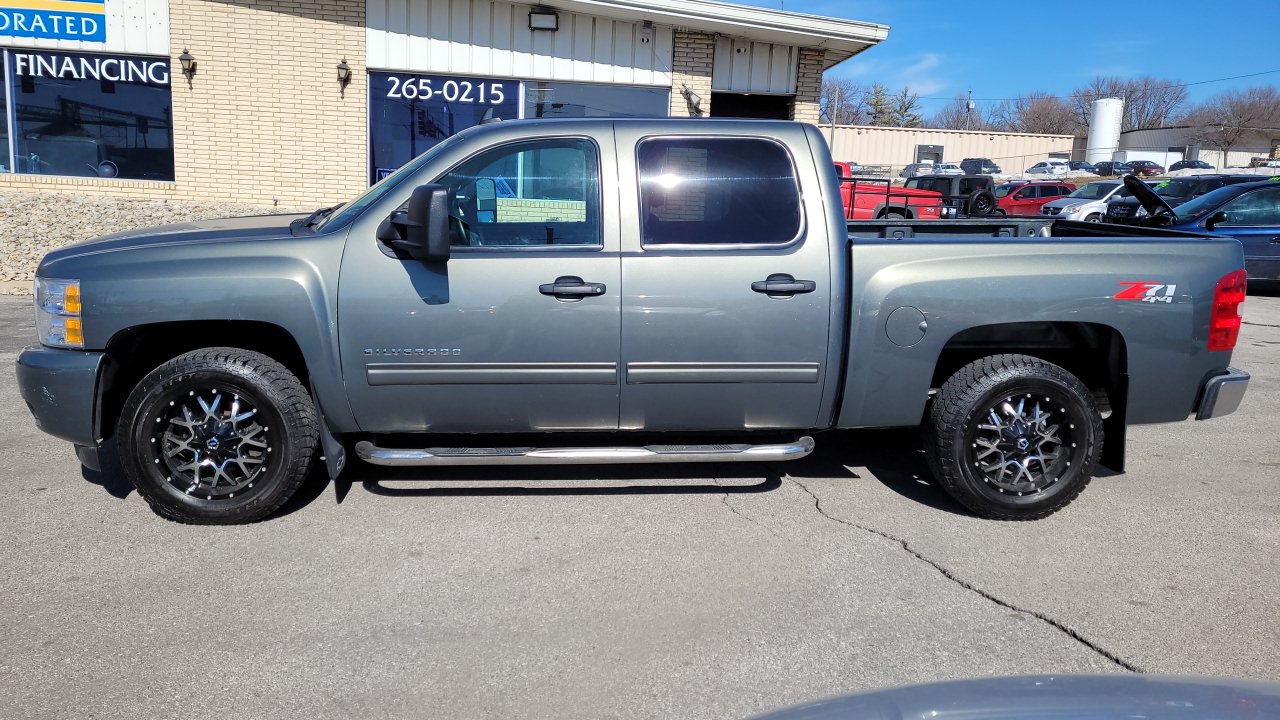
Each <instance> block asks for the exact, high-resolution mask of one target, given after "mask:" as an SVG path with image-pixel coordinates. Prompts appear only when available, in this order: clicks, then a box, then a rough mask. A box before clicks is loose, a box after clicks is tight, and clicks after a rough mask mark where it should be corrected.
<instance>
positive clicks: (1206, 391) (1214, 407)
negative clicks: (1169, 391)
mask: <svg viewBox="0 0 1280 720" xmlns="http://www.w3.org/2000/svg"><path fill="white" fill-rule="evenodd" d="M1248 389H1249V373H1247V372H1245V371H1243V370H1237V369H1235V368H1233V367H1229V368H1227V372H1226V374H1225V375H1215V376H1214V377H1211V378H1209V379H1208V380H1206V381H1205V384H1204V388H1202V389H1201V391H1200V405H1199V407H1197V408H1196V419H1197V420H1209V419H1211V418H1216V417H1222V416H1223V415H1230V414H1231V413H1233V412H1235V411H1236V408H1238V407H1240V401H1241V400H1243V399H1244V392H1245V390H1248Z"/></svg>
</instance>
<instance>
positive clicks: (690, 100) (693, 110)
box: [680, 83, 702, 117]
mask: <svg viewBox="0 0 1280 720" xmlns="http://www.w3.org/2000/svg"><path fill="white" fill-rule="evenodd" d="M680 94H681V95H682V96H684V102H685V104H686V105H688V106H689V114H690V115H692V116H694V117H702V96H701V95H699V94H698V93H696V92H694V91H692V90H690V89H689V86H688V85H685V84H683V83H682V84H681V85H680Z"/></svg>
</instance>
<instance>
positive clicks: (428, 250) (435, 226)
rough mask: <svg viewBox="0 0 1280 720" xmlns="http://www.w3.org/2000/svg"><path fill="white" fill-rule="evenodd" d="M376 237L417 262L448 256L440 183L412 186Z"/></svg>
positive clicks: (445, 195) (445, 193) (445, 206)
mask: <svg viewBox="0 0 1280 720" xmlns="http://www.w3.org/2000/svg"><path fill="white" fill-rule="evenodd" d="M378 239H379V240H382V241H383V242H385V243H386V244H387V245H390V246H391V247H392V248H395V249H396V250H399V251H402V252H405V253H407V254H408V255H409V257H411V258H413V259H414V260H417V261H419V262H445V261H447V260H448V259H449V191H448V190H445V189H444V187H443V186H440V185H435V184H431V185H419V186H418V187H416V188H414V189H413V195H411V196H410V197H409V203H408V205H406V206H405V209H404V210H396V211H395V212H393V213H391V217H389V218H387V219H386V220H384V221H383V223H382V226H381V227H379V228H378Z"/></svg>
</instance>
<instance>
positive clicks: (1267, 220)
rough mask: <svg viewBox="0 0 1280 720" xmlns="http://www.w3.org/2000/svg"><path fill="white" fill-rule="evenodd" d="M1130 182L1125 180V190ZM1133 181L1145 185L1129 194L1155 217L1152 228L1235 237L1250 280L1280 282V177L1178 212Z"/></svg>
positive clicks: (1215, 194)
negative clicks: (1240, 246) (1242, 248)
mask: <svg viewBox="0 0 1280 720" xmlns="http://www.w3.org/2000/svg"><path fill="white" fill-rule="evenodd" d="M1130 179H1131V178H1129V177H1126V178H1125V187H1129V186H1130ZM1132 180H1133V184H1135V185H1141V186H1142V187H1141V189H1134V188H1130V192H1132V193H1133V194H1134V195H1136V196H1137V197H1138V198H1139V199H1140V200H1141V202H1142V205H1143V206H1144V207H1145V208H1147V212H1148V213H1150V214H1151V216H1152V217H1151V218H1150V219H1149V221H1148V224H1153V225H1160V226H1163V227H1166V228H1168V229H1170V230H1185V231H1188V232H1199V233H1203V232H1211V233H1214V234H1215V235H1228V236H1230V237H1233V238H1235V239H1237V240H1239V241H1240V244H1241V245H1242V246H1243V247H1244V264H1245V271H1246V272H1247V273H1248V274H1249V279H1250V280H1280V176H1275V177H1271V178H1268V179H1265V180H1262V181H1260V182H1247V183H1239V184H1236V185H1228V186H1226V187H1221V188H1218V189H1217V190H1213V191H1211V192H1207V193H1205V194H1204V195H1201V196H1200V197H1197V198H1194V199H1192V200H1188V201H1187V202H1185V203H1182V204H1181V205H1178V206H1177V207H1169V204H1168V203H1166V202H1165V201H1164V198H1162V197H1160V196H1159V195H1157V194H1155V193H1154V192H1152V191H1151V189H1150V188H1148V187H1147V186H1146V185H1143V184H1142V183H1141V182H1139V181H1138V180H1137V179H1136V178H1132Z"/></svg>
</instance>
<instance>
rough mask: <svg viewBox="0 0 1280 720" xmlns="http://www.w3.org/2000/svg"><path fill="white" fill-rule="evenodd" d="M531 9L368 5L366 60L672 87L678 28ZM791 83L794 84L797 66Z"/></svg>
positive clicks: (461, 0) (469, 2)
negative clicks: (537, 17) (555, 16)
mask: <svg viewBox="0 0 1280 720" xmlns="http://www.w3.org/2000/svg"><path fill="white" fill-rule="evenodd" d="M129 1H131V2H138V1H141V0H129ZM532 7H533V6H531V5H517V4H514V3H509V2H502V1H501V0H366V7H365V10H366V15H365V18H366V23H367V28H366V29H365V40H366V42H365V48H366V51H365V52H366V58H365V62H366V64H367V65H368V66H369V67H370V68H373V69H379V70H407V71H412V72H424V73H440V74H449V75H484V76H492V77H515V78H528V79H531V80H559V81H568V82H598V83H621V84H629V85H657V86H669V85H670V84H671V57H672V49H673V39H672V30H671V28H669V27H654V28H653V31H652V35H651V37H650V38H649V41H648V42H643V34H642V32H641V24H640V23H634V22H626V21H622V20H613V19H610V18H605V17H600V16H596V15H587V14H583V13H571V12H564V11H561V12H560V13H559V15H560V29H559V30H557V31H555V32H551V31H536V32H535V31H533V30H530V29H529V10H531V9H532ZM792 65H793V66H794V61H793V63H792ZM790 78H791V85H792V86H793V87H794V84H795V70H794V67H793V68H792V70H791V71H790Z"/></svg>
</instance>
